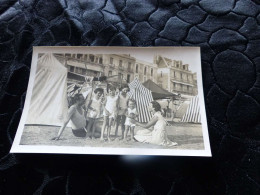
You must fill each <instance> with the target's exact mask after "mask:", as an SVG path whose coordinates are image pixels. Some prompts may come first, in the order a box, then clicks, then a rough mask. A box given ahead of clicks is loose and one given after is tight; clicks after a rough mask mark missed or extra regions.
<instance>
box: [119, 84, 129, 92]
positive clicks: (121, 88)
mask: <svg viewBox="0 0 260 195" xmlns="http://www.w3.org/2000/svg"><path fill="white" fill-rule="evenodd" d="M124 88H127V89H128V91H130V88H129V86H128V85H127V84H123V85H122V86H121V87H120V91H122V90H123V89H124Z"/></svg>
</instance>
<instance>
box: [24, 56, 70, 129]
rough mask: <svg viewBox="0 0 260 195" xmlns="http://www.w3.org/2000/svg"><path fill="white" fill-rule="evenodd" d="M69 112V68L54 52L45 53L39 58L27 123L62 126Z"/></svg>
mask: <svg viewBox="0 0 260 195" xmlns="http://www.w3.org/2000/svg"><path fill="white" fill-rule="evenodd" d="M67 112H68V102H67V68H65V67H64V66H63V65H62V64H61V63H60V62H59V61H58V60H57V59H56V58H55V56H54V55H53V54H44V55H43V56H42V57H41V58H39V59H38V64H37V71H36V75H35V80H34V86H33V91H32V97H31V102H30V108H29V113H28V117H27V121H26V124H37V125H54V126H61V125H62V121H63V120H64V118H65V117H66V115H67Z"/></svg>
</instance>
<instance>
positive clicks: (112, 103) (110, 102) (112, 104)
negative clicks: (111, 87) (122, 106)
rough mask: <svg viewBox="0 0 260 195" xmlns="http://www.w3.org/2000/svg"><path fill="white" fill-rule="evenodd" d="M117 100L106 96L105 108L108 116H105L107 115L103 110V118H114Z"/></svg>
mask: <svg viewBox="0 0 260 195" xmlns="http://www.w3.org/2000/svg"><path fill="white" fill-rule="evenodd" d="M117 99H118V96H114V97H111V96H107V102H106V106H105V108H106V110H107V111H108V112H109V115H107V113H106V112H105V110H104V112H103V115H104V116H109V118H115V112H116V110H117V107H116V104H117Z"/></svg>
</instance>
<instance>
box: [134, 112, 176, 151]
mask: <svg viewBox="0 0 260 195" xmlns="http://www.w3.org/2000/svg"><path fill="white" fill-rule="evenodd" d="M153 117H157V118H158V121H157V122H156V123H155V125H154V129H153V131H150V130H148V129H144V130H139V131H137V133H136V135H135V136H134V138H135V139H136V140H137V141H139V142H143V143H150V144H156V145H163V146H173V145H177V143H175V142H171V141H170V140H169V139H168V137H167V132H166V121H165V120H164V118H163V116H162V114H161V112H156V113H155V114H154V116H153Z"/></svg>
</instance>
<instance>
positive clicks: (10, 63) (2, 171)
mask: <svg viewBox="0 0 260 195" xmlns="http://www.w3.org/2000/svg"><path fill="white" fill-rule="evenodd" d="M259 4H260V1H259V0H252V1H250V0H218V1H215V0H201V1H199V0H161V1H157V0H150V1H148V0H142V1H139V0H105V1H104V0H100V1H95V0H89V1H82V0H81V1H66V0H53V1H51V0H26V1H25V0H20V1H14V0H9V1H8V0H2V1H1V2H0V64H1V66H0V68H1V72H0V80H1V82H0V90H1V92H0V128H1V129H0V194H33V193H35V194H41V193H42V194H104V193H108V194H130V193H132V194H145V193H146V194H167V193H169V194H259V193H260V174H259V173H260V141H259V140H260V139H259V138H260V122H259V121H260V48H259V45H260V25H259V24H260V5H259ZM37 45H59V46H60V45H61V46H63V45H72V46H78V45H95V46H96V45H123V46H166V45H172V46H201V51H202V70H203V82H204V92H205V103H206V111H207V118H208V126H209V135H210V142H211V148H212V153H213V157H212V158H198V157H196V158H194V157H145V158H143V159H140V158H139V159H131V158H127V159H124V158H123V157H120V156H90V155H36V154H30V155H28V154H26V155H13V154H9V150H10V147H11V144H12V141H13V138H14V135H15V133H16V129H17V126H18V123H19V119H20V117H21V113H22V109H23V104H24V99H25V95H26V88H27V83H28V78H29V72H30V64H31V55H32V46H37Z"/></svg>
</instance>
